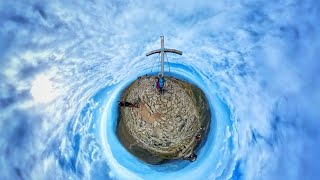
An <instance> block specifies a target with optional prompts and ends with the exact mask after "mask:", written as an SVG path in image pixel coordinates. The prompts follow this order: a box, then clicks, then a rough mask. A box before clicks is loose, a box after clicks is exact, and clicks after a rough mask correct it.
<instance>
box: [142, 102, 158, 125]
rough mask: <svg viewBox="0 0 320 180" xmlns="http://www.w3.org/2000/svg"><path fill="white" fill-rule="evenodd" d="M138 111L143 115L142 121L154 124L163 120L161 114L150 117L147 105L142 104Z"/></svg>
mask: <svg viewBox="0 0 320 180" xmlns="http://www.w3.org/2000/svg"><path fill="white" fill-rule="evenodd" d="M137 111H138V113H139V114H141V116H142V119H143V120H144V121H146V122H149V123H153V122H154V121H157V120H158V119H160V118H161V114H160V113H159V112H157V113H154V114H151V115H149V111H148V108H147V106H146V105H145V103H140V108H138V109H137Z"/></svg>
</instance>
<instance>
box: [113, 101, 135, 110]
mask: <svg viewBox="0 0 320 180" xmlns="http://www.w3.org/2000/svg"><path fill="white" fill-rule="evenodd" d="M118 105H119V106H122V107H135V108H138V107H139V106H138V105H136V104H132V103H130V102H127V101H118Z"/></svg>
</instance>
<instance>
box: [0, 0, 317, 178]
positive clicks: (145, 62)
mask: <svg viewBox="0 0 320 180" xmlns="http://www.w3.org/2000/svg"><path fill="white" fill-rule="evenodd" d="M319 19H320V5H319V2H317V1H315V0H305V1H298V0H283V1H281V0H270V1H258V0H256V1H255V0H241V1H231V0H218V1H199V0H197V1H196V0H194V1H193V0H190V1H184V2H182V1H181V2H178V1H165V2H164V1H158V2H155V1H148V2H147V1H130V0H120V1H113V0H106V1H104V0H91V1H46V2H45V1H32V0H29V1H19V2H18V1H1V2H0V108H1V109H0V128H1V132H0V137H1V138H0V151H1V154H3V156H1V157H0V167H1V168H0V179H16V178H21V179H47V178H48V177H50V174H55V175H56V176H57V177H68V176H69V175H70V174H68V173H71V174H72V172H73V171H68V168H65V167H62V165H61V163H59V162H60V161H59V158H58V157H59V155H57V154H59V153H61V154H68V153H70V154H71V153H74V152H71V151H72V149H74V147H73V143H74V139H72V138H68V133H67V132H66V127H67V125H68V123H69V124H70V122H73V121H76V120H75V119H77V117H78V116H79V114H80V112H81V110H82V108H83V107H84V106H85V104H87V103H88V99H89V98H90V97H91V96H93V95H94V94H95V93H96V92H98V91H99V90H100V89H101V88H103V87H109V86H110V87H111V86H113V85H117V83H120V82H122V81H126V80H128V79H130V77H131V76H136V74H137V73H139V71H140V69H141V68H150V67H151V66H152V64H153V61H154V59H152V58H146V57H145V53H146V52H148V51H150V50H153V49H157V48H159V44H160V40H159V36H160V35H162V34H163V35H164V36H165V45H166V47H169V48H177V49H179V50H182V51H183V56H181V57H178V56H175V55H169V56H168V57H169V59H171V61H173V62H174V63H177V64H183V65H186V66H191V67H193V68H194V69H195V70H196V71H197V73H199V74H201V75H202V76H203V77H205V81H204V82H203V83H209V84H214V86H212V87H211V88H212V90H211V91H212V93H214V94H216V95H217V96H219V97H220V98H221V99H222V100H223V101H224V102H225V103H226V104H227V106H228V108H229V109H230V112H231V115H230V116H231V119H232V121H233V127H232V129H231V131H232V134H233V135H235V136H237V142H236V146H237V148H236V152H234V157H233V158H234V159H236V160H237V162H239V163H238V164H239V167H238V169H239V174H240V175H239V177H238V178H243V179H318V171H317V170H319V167H320V166H319V163H320V162H319V160H320V156H319V154H318V151H319V145H320V131H319V127H320V121H319V119H320V111H319V107H320V80H319V78H318V76H319V72H320V65H319V62H318V58H319V55H320V53H319V52H320V51H319V50H320V27H319ZM76 122H77V121H76ZM77 123H78V124H79V125H78V126H81V125H82V124H81V123H80V122H77ZM75 126H76V125H75ZM94 147H97V148H98V149H99V144H95V145H94ZM80 149H81V148H80ZM69 151H70V152H69ZM100 151H101V150H100ZM80 153H81V150H80ZM93 154H94V153H93ZM61 156H62V155H61ZM99 156H100V155H99ZM78 158H79V157H78ZM226 163H227V162H226ZM105 164H106V162H105V161H103V160H101V161H97V163H95V164H94V165H91V166H90V167H87V166H85V167H83V169H90V168H91V170H88V172H87V171H85V170H83V173H82V174H81V173H80V174H76V173H74V174H73V175H70V177H82V178H85V179H86V178H88V177H91V178H94V177H100V176H101V177H102V175H101V174H97V173H96V172H94V171H93V170H92V169H93V168H94V167H100V166H105ZM79 166H80V165H79ZM109 175H110V174H109ZM1 177H2V178H1ZM233 177H234V178H236V177H235V176H233ZM51 178H52V177H51Z"/></svg>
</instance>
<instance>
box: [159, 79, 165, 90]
mask: <svg viewBox="0 0 320 180" xmlns="http://www.w3.org/2000/svg"><path fill="white" fill-rule="evenodd" d="M165 82H166V80H165V79H164V78H163V77H162V78H160V79H159V86H160V88H163V86H164V83H165Z"/></svg>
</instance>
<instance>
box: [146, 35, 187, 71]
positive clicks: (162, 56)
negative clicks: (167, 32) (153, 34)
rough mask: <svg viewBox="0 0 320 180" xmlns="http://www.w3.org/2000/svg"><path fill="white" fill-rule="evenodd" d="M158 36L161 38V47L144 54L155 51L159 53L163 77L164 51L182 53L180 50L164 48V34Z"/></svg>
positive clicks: (150, 53) (154, 52) (148, 54)
mask: <svg viewBox="0 0 320 180" xmlns="http://www.w3.org/2000/svg"><path fill="white" fill-rule="evenodd" d="M160 38H161V49H157V50H153V51H150V52H148V53H147V54H146V56H150V55H152V54H156V53H160V54H161V75H162V77H163V74H164V53H167V52H170V53H175V54H179V55H182V51H178V50H175V49H167V48H164V36H160Z"/></svg>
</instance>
